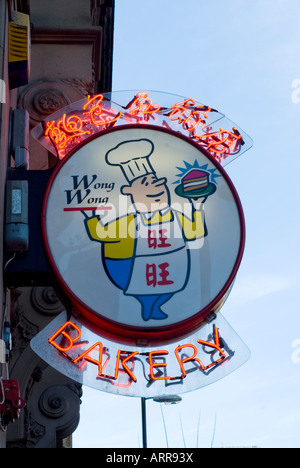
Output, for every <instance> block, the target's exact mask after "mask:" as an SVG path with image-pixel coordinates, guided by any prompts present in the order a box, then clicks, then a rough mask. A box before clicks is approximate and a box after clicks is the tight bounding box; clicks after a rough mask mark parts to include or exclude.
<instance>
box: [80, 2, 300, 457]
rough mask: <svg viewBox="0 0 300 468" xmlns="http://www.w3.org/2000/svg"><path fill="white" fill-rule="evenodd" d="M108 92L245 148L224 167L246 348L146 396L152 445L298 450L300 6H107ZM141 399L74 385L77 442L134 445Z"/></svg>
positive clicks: (231, 306) (231, 302)
mask: <svg viewBox="0 0 300 468" xmlns="http://www.w3.org/2000/svg"><path fill="white" fill-rule="evenodd" d="M115 14H116V16H115V33H114V57H113V90H114V91H117V90H128V89H132V90H157V91H162V92H166V93H174V94H178V95H181V96H185V97H191V98H193V99H195V100H196V101H198V102H200V103H203V104H206V105H209V106H210V107H213V108H215V109H217V110H219V111H220V112H222V113H224V114H225V115H226V116H227V117H228V118H229V119H231V120H232V121H233V122H235V123H236V124H237V125H238V126H239V127H241V128H242V129H243V130H244V131H245V132H246V133H247V134H248V135H249V136H250V137H251V138H252V139H253V142H254V145H253V148H252V149H250V150H249V151H248V152H246V153H244V154H243V155H242V156H241V157H239V158H238V159H236V160H234V161H233V162H231V163H230V164H228V165H227V166H226V168H225V169H226V172H227V173H228V175H229V177H230V178H231V180H232V182H233V183H234V185H235V187H236V189H237V191H238V193H239V196H240V199H241V202H242V205H243V209H244V215H245V219H246V248H245V253H244V257H243V260H242V264H241V267H240V269H239V272H238V275H237V278H236V281H235V284H234V287H233V289H232V292H231V293H230V296H229V298H228V300H227V302H226V303H225V305H224V307H223V308H222V311H221V313H222V315H223V316H224V317H225V319H226V320H227V321H228V322H229V324H230V325H231V327H232V328H233V329H234V330H235V332H236V333H238V335H239V336H240V337H241V338H242V340H243V341H244V342H245V344H246V345H247V346H248V348H249V349H250V351H251V357H250V359H249V361H248V362H247V363H245V364H244V365H243V366H242V367H240V368H239V369H238V370H236V371H235V372H233V373H232V374H230V375H229V376H227V377H225V378H224V379H222V380H219V381H218V382H216V383H214V384H212V385H209V386H207V387H205V388H202V389H199V390H195V391H193V392H190V393H186V394H182V395H181V396H182V402H181V403H179V404H177V405H171V406H167V405H165V404H160V403H156V402H154V401H152V400H147V403H146V404H147V436H148V447H157V448H166V447H168V448H196V447H199V448H202V447H203V448H210V447H213V448H219V447H259V448H279V447H283V448H299V447H300V429H299V426H300V425H299V421H300V319H299V312H300V311H299V299H298V295H299V290H300V289H299V284H300V273H299V265H300V261H299V260H300V255H299V235H300V216H299V215H300V209H299V202H300V175H299V174H300V29H299V20H300V1H298V0H252V1H251V2H250V1H248V0H226V1H224V0H210V1H209V2H207V1H204V0H189V2H182V1H181V0H151V2H150V1H149V2H146V1H142V2H141V1H140V0H126V1H125V0H116V12H115ZM140 408H141V401H140V398H135V397H130V398H129V397H122V396H118V395H112V394H109V393H104V392H99V391H97V390H93V389H90V388H88V387H84V388H83V398H82V405H81V413H80V414H81V416H80V418H81V419H80V424H79V426H78V428H77V430H76V431H75V433H74V434H73V445H74V447H75V448H80V447H85V448H89V447H94V448H97V447H105V448H120V447H128V448H139V447H142V432H141V410H140Z"/></svg>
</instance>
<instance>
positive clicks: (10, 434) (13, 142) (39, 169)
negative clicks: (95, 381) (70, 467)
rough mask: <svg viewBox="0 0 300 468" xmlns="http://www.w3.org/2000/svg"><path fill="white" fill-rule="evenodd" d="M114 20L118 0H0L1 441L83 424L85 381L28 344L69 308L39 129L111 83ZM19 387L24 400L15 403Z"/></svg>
mask: <svg viewBox="0 0 300 468" xmlns="http://www.w3.org/2000/svg"><path fill="white" fill-rule="evenodd" d="M113 27H114V0H90V1H88V0H64V1H63V2H62V1H61V0H52V1H51V2H47V1H46V0H0V219H1V225H0V236H1V243H2V244H3V245H4V249H3V250H1V253H0V255H1V265H3V268H1V271H0V301H1V304H2V308H1V309H0V323H1V335H0V340H1V341H0V366H1V367H0V379H1V382H0V383H1V386H0V389H1V390H0V403H2V404H1V405H0V447H1V448H59V447H62V446H70V436H71V434H72V433H73V432H74V430H75V429H76V427H77V425H78V422H79V413H80V398H81V396H82V388H81V386H80V385H79V384H77V383H75V382H73V381H70V380H69V379H68V378H66V377H64V376H63V375H61V374H59V373H58V372H56V371H55V370H54V369H53V368H50V367H49V366H47V364H46V363H44V362H43V361H41V360H40V359H39V358H38V357H37V356H36V355H35V354H34V353H33V351H32V350H31V348H30V340H31V339H32V338H33V337H34V336H35V335H36V334H37V333H38V332H39V331H40V330H41V329H42V328H43V327H45V326H46V325H47V324H48V323H49V322H50V321H51V320H53V318H54V317H55V316H56V315H57V314H58V313H60V312H61V311H62V310H64V309H65V308H66V307H67V306H68V305H67V304H66V303H65V302H64V301H63V300H62V299H61V295H60V294H58V291H57V285H56V283H55V280H54V278H53V275H52V272H51V269H50V268H49V265H48V263H47V260H46V258H45V254H44V251H43V245H42V239H41V233H40V223H39V218H40V207H41V202H42V196H43V191H44V189H45V186H46V184H47V181H48V178H49V176H50V173H51V171H52V169H53V167H54V166H55V164H56V162H57V160H56V158H55V157H54V156H53V155H52V154H50V153H48V151H47V150H46V149H45V148H43V147H42V146H41V145H40V144H39V143H38V142H36V141H35V140H34V139H33V138H32V136H31V130H32V128H34V127H35V126H36V125H37V124H38V123H39V122H41V121H43V119H45V118H46V117H47V116H48V115H50V114H52V113H53V112H55V111H57V110H58V109H60V108H62V107H64V106H66V105H68V104H70V103H72V102H75V101H78V100H80V99H82V98H84V97H85V96H88V95H92V94H97V93H104V92H109V91H110V90H111V82H112V57H113ZM59 298H60V299H59ZM18 387H19V394H20V398H21V399H20V400H19V407H18V404H17V405H16V404H13V403H12V399H13V398H12V395H13V396H14V395H15V394H17V393H18ZM67 441H68V442H67ZM67 444H69V445H67Z"/></svg>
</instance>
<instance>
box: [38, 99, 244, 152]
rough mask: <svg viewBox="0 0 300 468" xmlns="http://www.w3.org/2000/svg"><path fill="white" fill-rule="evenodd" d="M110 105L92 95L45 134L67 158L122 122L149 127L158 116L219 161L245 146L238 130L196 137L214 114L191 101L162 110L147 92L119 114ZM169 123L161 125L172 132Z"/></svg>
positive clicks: (51, 123)
mask: <svg viewBox="0 0 300 468" xmlns="http://www.w3.org/2000/svg"><path fill="white" fill-rule="evenodd" d="M105 102H106V103H107V106H106V105H105ZM110 105H111V103H110V101H109V100H107V99H106V98H104V96H103V95H102V94H97V95H96V96H90V95H89V96H87V99H86V102H85V103H84V105H83V107H82V109H81V110H78V111H76V113H74V114H71V115H69V116H67V115H66V114H63V116H62V118H61V119H59V120H58V121H55V120H52V121H49V122H45V123H44V124H43V125H44V134H45V136H46V137H48V138H49V139H50V141H51V142H52V143H53V144H54V146H55V147H56V149H57V152H58V155H59V157H60V158H63V157H64V156H66V154H67V153H68V152H69V151H70V150H71V149H73V148H74V147H76V146H77V144H79V143H81V142H82V141H83V140H84V139H86V138H89V137H90V136H92V135H94V134H97V133H98V132H101V131H103V130H105V129H107V128H109V127H111V126H114V125H115V124H116V123H117V121H119V120H120V119H124V120H126V121H127V123H128V124H131V123H134V122H135V123H136V122H140V123H142V122H143V123H145V124H147V123H148V122H149V120H150V118H152V120H154V121H155V120H156V117H155V116H165V117H166V118H168V119H169V121H170V122H176V123H178V125H180V126H181V127H182V129H183V130H184V131H186V132H188V133H189V136H190V138H192V139H194V140H196V141H197V142H198V143H199V145H200V146H203V147H205V148H206V149H207V150H208V151H209V152H210V153H211V154H212V155H213V156H214V157H215V158H216V159H217V160H219V161H220V160H222V159H224V158H226V157H227V156H229V155H231V154H235V153H237V152H238V151H239V150H240V147H241V146H242V145H243V144H244V141H243V139H242V137H241V135H240V133H239V132H238V130H237V129H236V128H233V129H232V130H231V131H229V130H223V129H222V128H220V129H219V131H217V132H211V133H208V132H206V133H200V134H197V133H196V130H197V127H198V128H201V129H202V132H204V127H205V126H206V125H207V119H208V118H209V114H210V113H211V112H215V111H214V109H212V108H210V107H208V106H204V105H198V106H197V105H196V103H195V101H194V100H193V99H190V98H188V99H185V100H183V101H180V102H177V103H176V104H174V105H172V106H171V107H170V108H162V107H161V106H160V105H159V104H153V103H152V100H151V98H150V97H149V95H148V93H147V92H145V91H144V92H139V93H137V94H136V95H135V96H134V98H133V99H132V100H131V101H129V103H128V104H127V105H126V106H124V107H122V109H123V110H119V111H118V110H116V109H114V108H112V107H110ZM166 120H167V119H166ZM166 120H163V122H162V123H158V125H161V126H162V127H167V128H170V129H172V128H171V127H170V126H169V124H168V122H167V121H166Z"/></svg>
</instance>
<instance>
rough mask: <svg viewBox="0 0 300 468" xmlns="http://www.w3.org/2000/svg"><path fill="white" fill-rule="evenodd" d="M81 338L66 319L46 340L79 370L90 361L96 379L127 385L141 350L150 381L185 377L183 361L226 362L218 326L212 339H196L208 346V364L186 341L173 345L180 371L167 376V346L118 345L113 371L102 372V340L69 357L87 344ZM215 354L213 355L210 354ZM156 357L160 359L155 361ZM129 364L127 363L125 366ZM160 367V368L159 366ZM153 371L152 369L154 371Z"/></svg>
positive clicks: (200, 362) (103, 352)
mask: <svg viewBox="0 0 300 468" xmlns="http://www.w3.org/2000/svg"><path fill="white" fill-rule="evenodd" d="M80 338H81V331H80V329H79V327H78V326H77V325H75V324H74V323H73V322H71V321H68V322H66V323H65V324H64V325H63V326H62V327H60V328H59V329H58V330H57V331H56V332H55V333H54V334H53V335H52V336H51V337H50V338H49V339H48V342H49V344H50V345H52V346H53V347H54V348H55V349H56V350H57V351H58V352H59V353H61V354H63V355H64V356H65V357H66V358H67V359H68V360H69V361H70V362H71V363H73V364H78V365H79V367H78V369H79V370H80V371H82V370H83V369H84V368H85V366H86V364H87V363H91V364H94V365H96V366H97V368H98V373H97V377H96V378H97V379H104V380H109V381H110V382H111V383H112V384H113V385H116V386H122V387H128V386H130V385H131V384H132V382H137V377H136V375H135V374H134V367H135V359H136V358H137V357H138V356H139V357H141V356H142V354H144V355H147V356H148V358H147V362H148V364H149V368H150V369H149V378H150V380H152V381H157V380H166V381H167V380H177V379H181V380H182V379H185V378H186V377H187V371H186V368H185V364H187V363H188V362H196V363H198V365H199V368H200V369H201V370H202V371H206V370H208V369H212V368H213V367H217V366H218V365H219V364H221V363H224V362H226V360H227V359H228V357H226V354H225V352H224V350H223V349H222V347H221V343H220V335H219V329H218V328H216V327H214V332H213V342H211V341H204V340H197V343H198V344H199V345H201V346H202V349H203V348H209V349H210V350H211V351H210V352H208V351H207V350H206V351H205V353H206V354H210V359H211V362H210V364H208V365H204V364H203V362H202V361H201V359H200V358H199V349H198V348H197V346H195V345H193V344H190V343H186V344H183V345H180V346H177V347H176V348H175V350H174V354H175V357H176V360H177V362H178V364H179V368H180V371H181V374H180V375H177V376H175V377H171V376H168V375H167V362H166V361H165V360H164V357H165V356H168V355H169V351H168V350H164V349H161V350H154V351H150V352H147V353H142V354H140V353H139V352H138V351H122V350H120V349H118V351H117V355H116V358H115V359H116V364H115V367H114V369H115V370H114V375H108V374H104V372H103V371H104V370H105V368H106V366H107V364H108V362H109V360H110V356H109V354H107V352H106V351H104V349H105V348H104V347H103V343H101V342H100V341H98V342H96V343H95V344H93V345H92V346H90V347H89V348H88V349H87V350H85V351H84V352H82V353H81V354H79V355H78V356H77V357H75V358H74V357H71V355H70V354H68V353H71V352H72V351H73V352H74V351H76V349H78V347H79V346H83V345H86V344H88V343H87V342H86V341H82V342H79V340H80ZM187 350H191V351H192V352H191V355H190V356H186V357H183V355H181V356H180V353H181V352H182V351H187ZM104 354H105V355H106V359H105V362H104V363H103V355H104ZM215 354H217V359H215V358H214V355H215ZM157 359H160V361H159V362H158V361H157ZM129 364H130V367H129ZM161 368H162V369H163V371H162V370H160V369H161ZM155 371H156V372H155ZM120 374H125V375H127V378H129V380H128V383H125V384H124V383H120V382H119V381H118V379H119V377H120Z"/></svg>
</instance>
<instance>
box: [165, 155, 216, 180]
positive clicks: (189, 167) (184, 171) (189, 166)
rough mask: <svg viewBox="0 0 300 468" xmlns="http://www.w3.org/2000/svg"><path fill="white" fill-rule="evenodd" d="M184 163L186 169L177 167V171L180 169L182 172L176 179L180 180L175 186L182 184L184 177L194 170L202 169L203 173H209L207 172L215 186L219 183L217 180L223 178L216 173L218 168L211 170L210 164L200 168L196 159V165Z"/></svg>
mask: <svg viewBox="0 0 300 468" xmlns="http://www.w3.org/2000/svg"><path fill="white" fill-rule="evenodd" d="M183 163H184V165H185V167H177V166H176V169H178V171H180V172H179V174H176V177H178V178H179V179H178V180H176V181H175V182H173V184H180V183H181V179H182V177H184V176H185V175H186V174H187V173H188V172H190V171H191V170H192V169H202V170H203V171H207V172H209V173H210V178H211V182H213V183H214V184H216V185H217V183H218V182H217V178H218V177H221V176H220V175H219V174H216V171H217V169H216V168H213V169H209V167H208V164H204V165H203V166H200V165H199V163H198V161H197V160H196V159H195V162H194V164H190V163H188V162H187V161H183Z"/></svg>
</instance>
